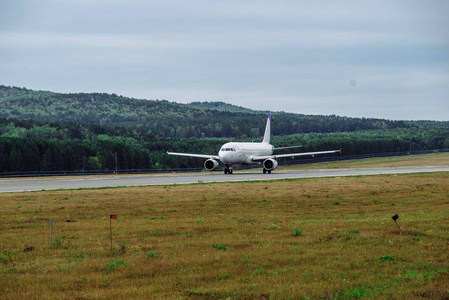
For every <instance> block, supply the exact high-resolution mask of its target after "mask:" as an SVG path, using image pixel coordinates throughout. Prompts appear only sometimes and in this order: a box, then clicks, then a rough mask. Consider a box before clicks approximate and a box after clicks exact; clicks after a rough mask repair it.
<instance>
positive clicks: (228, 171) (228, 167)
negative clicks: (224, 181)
mask: <svg viewBox="0 0 449 300" xmlns="http://www.w3.org/2000/svg"><path fill="white" fill-rule="evenodd" d="M224 173H225V174H232V165H231V164H226V167H225V169H224Z"/></svg>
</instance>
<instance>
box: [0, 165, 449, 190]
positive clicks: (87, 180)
mask: <svg viewBox="0 0 449 300" xmlns="http://www.w3.org/2000/svg"><path fill="white" fill-rule="evenodd" d="M422 172H449V166H438V167H405V168H378V169H335V170H308V171H279V172H276V171H274V172H273V173H272V174H262V172H260V173H253V172H245V171H236V172H235V173H234V174H232V175H225V174H223V173H221V172H211V173H209V172H208V173H191V174H182V175H181V174H179V175H178V174H164V175H134V176H132V175H131V176H129V175H128V176H124V175H123V176H120V175H115V176H112V175H110V176H99V177H87V176H86V177H81V176H80V177H67V178H61V177H59V178H51V177H49V178H48V177H47V178H42V179H14V180H9V179H3V180H0V192H1V193H5V192H23V191H41V190H57V189H80V188H103V187H117V186H149V185H170V184H189V183H200V182H204V183H207V182H235V181H254V180H276V179H288V178H311V177H340V176H361V175H378V174H404V173H422Z"/></svg>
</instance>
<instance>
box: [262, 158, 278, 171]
mask: <svg viewBox="0 0 449 300" xmlns="http://www.w3.org/2000/svg"><path fill="white" fill-rule="evenodd" d="M277 166H278V162H277V160H275V159H272V158H268V159H266V160H264V161H263V167H264V168H265V170H267V171H273V170H274V169H276V168H277Z"/></svg>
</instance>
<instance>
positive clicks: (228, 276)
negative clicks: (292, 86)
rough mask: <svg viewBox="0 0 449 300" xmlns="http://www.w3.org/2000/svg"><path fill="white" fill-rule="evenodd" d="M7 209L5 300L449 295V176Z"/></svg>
mask: <svg viewBox="0 0 449 300" xmlns="http://www.w3.org/2000/svg"><path fill="white" fill-rule="evenodd" d="M0 201H1V202H0V203H1V208H2V209H1V211H0V247H1V248H0V251H1V252H0V298H2V299H19V298H20V299H24V298H44V299H45V298H47V299H48V298H52V299H62V298H70V299H91V298H117V299H122V298H205V299H206V298H217V299H225V298H231V299H240V298H266V299H268V298H274V299H279V298H280V299H285V298H295V299H296V298H326V299H327V298H330V299H340V298H363V297H373V298H400V299H403V298H431V299H447V298H449V174H448V173H430V174H408V175H388V176H387V175H386V176H361V177H344V178H343V177H342V178H320V179H298V180H283V181H273V182H243V183H219V184H193V185H175V186H154V187H135V188H111V189H98V190H65V191H45V192H24V193H7V194H0ZM110 214H116V215H117V216H118V218H117V219H116V220H110V219H109V216H110ZM395 214H398V215H399V219H398V220H397V225H399V227H400V228H398V226H397V225H396V224H395V222H394V221H393V220H392V216H393V215H395ZM48 220H52V223H53V245H52V247H50V225H49V224H48ZM110 224H112V238H113V240H112V250H111V239H110Z"/></svg>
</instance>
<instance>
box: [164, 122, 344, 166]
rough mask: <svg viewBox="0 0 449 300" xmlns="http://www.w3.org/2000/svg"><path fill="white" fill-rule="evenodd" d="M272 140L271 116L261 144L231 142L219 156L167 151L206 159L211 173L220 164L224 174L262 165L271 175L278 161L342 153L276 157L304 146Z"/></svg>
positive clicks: (221, 150)
mask: <svg viewBox="0 0 449 300" xmlns="http://www.w3.org/2000/svg"><path fill="white" fill-rule="evenodd" d="M270 139H271V114H269V115H268V119H267V124H266V126H265V133H264V137H263V140H262V142H261V143H238V142H230V143H226V144H224V145H223V146H222V147H221V149H220V151H219V152H218V155H206V154H192V153H177V152H170V151H167V154H169V155H178V156H188V157H199V158H205V159H206V161H205V162H204V168H205V169H207V170H209V171H214V170H215V169H217V168H218V166H219V162H222V163H223V164H224V165H225V169H224V173H225V174H232V173H233V170H232V165H234V164H238V165H254V164H262V165H263V173H264V174H266V173H268V174H271V171H273V170H274V169H276V168H277V166H278V161H277V160H278V159H279V158H283V157H295V156H315V155H318V154H329V153H341V149H340V150H330V151H318V152H303V153H290V154H277V155H274V154H273V152H274V151H275V150H281V149H288V148H300V147H302V146H291V147H280V148H275V147H274V146H273V145H271V144H270Z"/></svg>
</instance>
